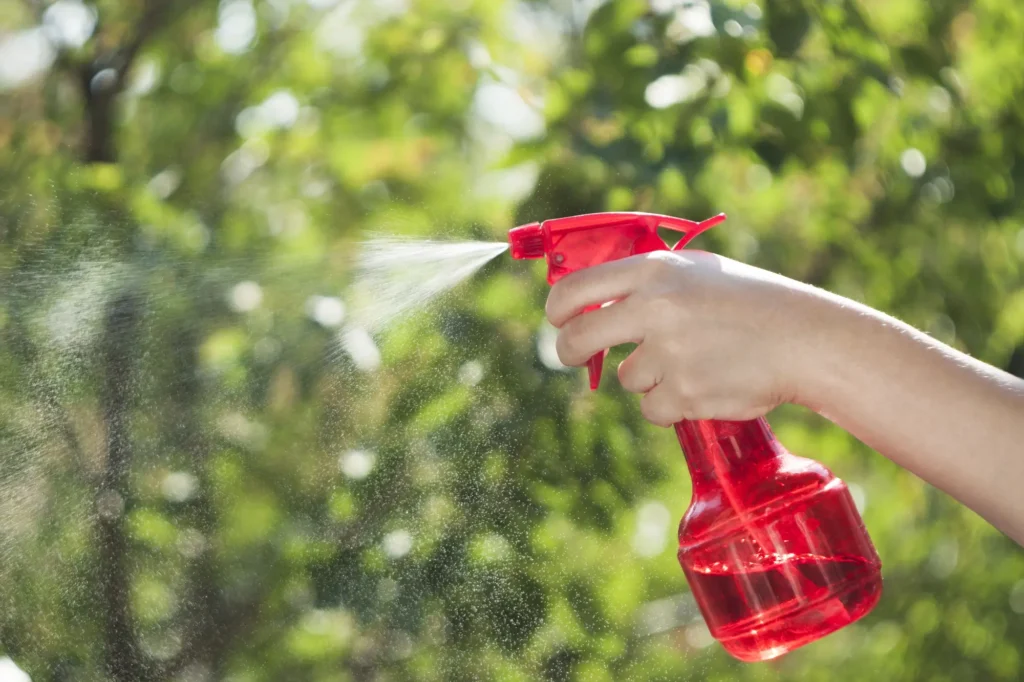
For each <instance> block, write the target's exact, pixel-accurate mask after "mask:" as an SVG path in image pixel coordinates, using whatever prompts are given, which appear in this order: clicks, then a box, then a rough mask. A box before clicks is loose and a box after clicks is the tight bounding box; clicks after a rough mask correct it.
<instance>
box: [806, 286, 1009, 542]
mask: <svg viewBox="0 0 1024 682" xmlns="http://www.w3.org/2000/svg"><path fill="white" fill-rule="evenodd" d="M814 298H815V299H816V301H815V303H812V304H811V306H810V307H811V308H812V309H813V315H814V323H813V325H811V328H813V329H816V330H823V331H820V332H818V333H815V334H812V335H811V337H810V340H809V346H808V350H807V352H808V354H809V356H810V357H812V358H814V360H813V362H811V363H808V364H809V365H810V366H811V367H812V370H811V371H810V372H809V373H808V376H807V377H806V379H805V381H804V382H803V383H804V389H805V392H804V393H803V395H801V402H804V403H805V404H807V405H808V406H809V407H812V409H815V410H817V411H818V412H820V413H821V414H822V415H824V416H825V417H827V418H829V419H831V420H832V421H833V422H835V423H836V424H837V425H838V426H840V427H842V428H844V429H845V430H847V431H849V432H850V433H851V434H853V435H854V436H855V437H857V438H858V439H859V440H861V441H862V442H864V443H865V444H867V445H868V446H869V447H871V448H873V449H875V450H877V451H878V452H879V453H881V454H883V455H885V456H886V457H889V458H890V459H892V460H893V461H894V462H896V463H897V464H899V465H901V466H903V467H905V468H906V469H908V470H909V471H911V472H913V473H915V474H916V475H918V476H919V477H921V478H922V479H924V480H925V481H928V482H929V483H931V484H932V485H934V486H936V487H937V488H940V489H941V490H944V491H945V492H947V493H948V494H950V495H952V496H953V497H955V498H956V499H958V500H959V501H961V502H962V503H963V504H965V505H967V506H968V507H970V508H971V509H973V510H974V511H976V512H977V513H978V514H980V515H981V516H983V517H984V518H986V519H987V520H988V521H989V522H990V523H992V524H993V525H994V526H996V527H997V528H999V529H1000V530H1002V531H1003V532H1004V533H1006V534H1007V535H1008V536H1010V537H1011V538H1013V539H1014V540H1016V541H1017V542H1018V543H1020V544H1022V545H1024V381H1022V380H1021V379H1018V378H1016V377H1013V376H1012V375H1010V374H1007V373H1006V372H1002V371H1000V370H998V369H996V368H994V367H991V366H989V365H986V364H985V363H982V362H980V361H978V360H975V359H973V358H971V357H969V356H967V355H965V354H963V353H960V352H958V351H956V350H955V349H953V348H950V347H949V346H946V345H945V344H942V343H940V342H938V341H936V340H935V339H932V338H931V337H929V336H928V335H926V334H924V333H922V332H920V331H917V330H916V329H913V328H912V327H910V326H908V325H906V324H903V323H901V322H899V321H897V320H895V319H893V318H891V317H889V316H886V315H883V314H881V313H878V312H877V311H874V310H872V309H870V308H867V307H865V306H861V305H859V304H857V303H854V302H851V301H847V300H845V299H841V298H839V297H833V296H830V295H827V294H824V295H817V296H815V297H814Z"/></svg>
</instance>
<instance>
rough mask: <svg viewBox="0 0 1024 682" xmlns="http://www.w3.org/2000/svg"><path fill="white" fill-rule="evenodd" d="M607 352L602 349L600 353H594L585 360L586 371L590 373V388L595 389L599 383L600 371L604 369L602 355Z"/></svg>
mask: <svg viewBox="0 0 1024 682" xmlns="http://www.w3.org/2000/svg"><path fill="white" fill-rule="evenodd" d="M607 354H608V351H607V350H603V351H601V352H600V353H595V354H594V355H593V356H591V358H590V359H589V360H587V373H588V374H589V375H590V390H591V391H596V390H597V387H598V385H599V384H600V383H601V371H602V370H603V369H604V356H605V355H607Z"/></svg>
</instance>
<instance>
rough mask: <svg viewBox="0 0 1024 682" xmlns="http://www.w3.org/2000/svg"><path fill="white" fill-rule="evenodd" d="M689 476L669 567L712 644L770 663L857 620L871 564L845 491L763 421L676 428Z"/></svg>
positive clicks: (865, 607) (871, 585)
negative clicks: (689, 490) (676, 566)
mask: <svg viewBox="0 0 1024 682" xmlns="http://www.w3.org/2000/svg"><path fill="white" fill-rule="evenodd" d="M676 433H677V435H678V436H679V441H680V443H681V444H682V446H683V449H684V451H685V453H686V459H687V463H688V465H689V468H690V474H691V476H692V477H693V498H692V500H691V503H690V507H689V509H688V510H687V512H686V515H685V516H684V517H683V520H682V522H681V523H680V526H679V554H678V556H679V563H680V565H681V566H682V568H683V571H684V573H685V574H686V578H687V580H688V582H689V583H690V588H691V590H692V591H693V595H694V597H695V599H696V601H697V604H698V606H699V607H700V610H701V613H702V614H703V616H704V620H705V622H706V623H707V626H708V629H709V630H710V631H711V634H712V636H714V638H715V639H717V640H718V641H719V642H720V643H721V644H722V646H723V647H724V648H725V649H726V651H728V652H729V653H730V654H732V655H733V656H735V657H736V658H738V659H740V660H743V661H764V660H769V659H772V658H777V657H778V656H781V655H782V654H785V653H787V652H789V651H792V650H793V649H796V648H797V647H800V646H803V645H805V644H809V643H811V642H813V641H815V640H817V639H820V638H821V637H824V636H825V635H828V634H829V633H832V632H835V631H836V630H838V629H840V628H842V627H844V626H846V625H849V624H850V623H852V622H854V621H856V620H857V619H859V618H861V617H862V616H864V615H865V614H867V613H868V612H869V611H870V610H871V609H872V607H874V605H875V604H876V603H877V602H878V599H879V597H880V596H881V591H882V579H881V562H880V561H879V558H878V555H877V553H876V552H875V548H874V546H873V545H872V544H871V540H870V538H869V537H868V535H867V532H866V530H865V528H864V524H863V522H862V521H861V518H860V514H859V513H858V512H857V509H856V507H855V506H854V503H853V498H852V497H851V496H850V493H849V491H848V490H847V488H846V485H845V484H844V483H843V482H842V481H841V480H839V479H838V478H836V477H835V476H833V475H832V473H831V472H830V471H829V470H828V469H826V468H825V467H824V466H822V465H821V464H819V463H817V462H815V461H812V460H808V459H804V458H801V457H796V456H794V455H792V454H790V453H788V452H786V451H785V450H784V449H783V448H782V446H781V445H780V444H779V443H778V441H777V440H776V439H775V437H774V436H773V435H772V433H771V430H770V428H769V427H768V424H767V422H766V421H765V420H764V419H758V420H754V421H749V422H722V421H697V422H680V423H679V424H677V425H676Z"/></svg>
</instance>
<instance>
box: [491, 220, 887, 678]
mask: <svg viewBox="0 0 1024 682" xmlns="http://www.w3.org/2000/svg"><path fill="white" fill-rule="evenodd" d="M724 220H725V215H724V214H720V215H717V216H715V217H713V218H709V219H708V220H705V221H703V222H699V223H696V222H693V221H690V220H684V219H682V218H673V217H670V216H663V215H654V214H650V213H592V214H588V215H579V216H572V217H569V218H556V219H554V220H546V221H544V222H543V223H530V224H529V225H523V226H521V227H516V228H514V229H512V230H511V231H510V232H509V241H510V242H511V251H512V257H513V258H518V259H529V258H544V259H546V260H547V264H548V283H549V284H554V283H555V282H557V281H558V280H559V279H561V278H562V277H564V276H565V275H567V274H569V273H571V272H574V271H576V270H579V269H581V268H586V267H590V266H592V265H598V264H600V263H606V262H608V261H612V260H616V259H618V258H626V257H627V256H632V255H635V254H640V253H648V252H651V251H664V250H668V249H669V247H668V245H667V244H665V242H664V241H662V239H661V237H659V236H658V231H657V230H658V228H659V227H664V228H669V229H672V230H676V231H678V232H681V233H682V238H681V239H680V240H679V242H678V243H677V244H676V245H675V246H674V247H672V250H673V251H678V250H681V249H682V248H683V247H684V246H686V244H688V243H689V242H690V241H691V240H692V239H693V238H694V237H696V236H697V235H699V234H700V233H701V232H704V231H705V230H708V229H710V228H712V227H714V226H715V225H718V224H719V223H721V222H722V221H724ZM595 307H596V306H595ZM593 309H594V307H592V308H589V309H588V310H587V311H584V312H588V311H589V310H593ZM604 356H605V352H601V353H599V354H597V355H595V356H594V357H593V358H591V359H590V361H589V362H588V364H587V369H588V371H589V373H590V387H591V389H596V388H597V386H598V384H599V383H600V380H601V368H602V365H603V363H604ZM675 431H676V435H677V436H678V438H679V444H680V445H681V446H682V447H683V451H684V454H685V456H686V462H687V465H688V466H689V469H690V476H691V477H692V479H693V498H692V500H691V501H690V506H689V508H688V509H687V511H686V514H685V515H684V516H683V519H682V521H681V522H680V524H679V552H678V557H679V563H680V565H681V566H682V568H683V572H684V573H685V574H686V579H687V581H688V582H689V584H690V589H691V590H692V592H693V595H694V598H695V599H696V601H697V604H698V606H699V607H700V610H701V613H702V614H703V616H704V620H705V622H706V623H707V625H708V628H709V630H710V631H711V634H712V635H713V636H714V637H715V639H717V640H718V641H719V642H720V643H721V644H722V646H723V647H724V648H725V650H726V651H728V652H729V653H730V654H732V655H733V656H735V657H736V658H738V659H740V660H741V661H765V660H769V659H772V658H776V657H778V656H781V655H783V654H785V653H787V652H789V651H792V650H793V649H796V648H797V647H800V646H803V645H804V644H809V643H810V642H813V641H815V640H817V639H820V638H821V637H824V636H825V635H828V634H829V633H832V632H835V631H836V630H838V629H840V628H842V627H844V626H846V625H848V624H850V623H852V622H854V621H855V620H858V619H859V618H861V617H863V616H864V615H865V614H867V613H868V612H869V611H870V610H871V609H872V608H873V607H874V606H875V604H876V603H877V602H878V599H879V597H881V593H882V576H881V562H880V561H879V558H878V554H877V553H876V552H875V548H874V546H873V545H872V543H871V539H870V538H869V537H868V535H867V531H866V530H865V528H864V522H863V521H862V520H861V517H860V514H859V513H858V512H857V509H856V507H855V506H854V502H853V498H852V497H851V496H850V492H849V490H847V488H846V484H844V483H843V482H842V481H841V480H840V479H838V478H836V477H835V476H834V475H833V474H832V472H831V471H829V470H828V469H827V468H825V467H824V466H823V465H821V464H819V463H818V462H815V461H813V460H810V459H805V458H802V457H796V456H795V455H792V454H791V453H789V452H787V451H786V449H785V448H783V447H782V444H781V443H779V441H778V440H776V438H775V436H774V434H773V433H772V431H771V429H770V427H769V426H768V422H767V421H766V420H765V419H763V418H761V419H755V420H752V421H745V422H727V421H712V420H709V421H681V422H679V423H677V424H676V425H675Z"/></svg>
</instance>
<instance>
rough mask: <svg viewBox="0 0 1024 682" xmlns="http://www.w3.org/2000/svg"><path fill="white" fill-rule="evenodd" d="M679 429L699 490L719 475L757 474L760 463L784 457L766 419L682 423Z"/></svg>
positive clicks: (692, 474) (677, 431) (679, 435)
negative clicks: (757, 465) (754, 471)
mask: <svg viewBox="0 0 1024 682" xmlns="http://www.w3.org/2000/svg"><path fill="white" fill-rule="evenodd" d="M675 429H676V436H677V437H678V438H679V444H680V445H682V446H683V453H684V455H685V456H686V464H687V466H688V467H689V468H690V476H691V477H692V478H693V485H694V488H695V489H696V488H697V487H698V486H703V485H706V484H710V483H713V482H714V481H715V480H716V479H717V478H718V475H719V472H721V474H722V475H725V476H729V475H730V474H732V475H734V476H736V477H742V476H743V472H744V471H747V472H750V473H753V468H752V467H754V465H756V464H757V463H760V462H765V461H770V460H774V459H777V458H778V457H779V456H780V455H782V454H783V451H782V447H781V446H780V445H779V442H778V441H777V440H776V439H775V435H774V434H773V433H772V430H771V427H770V426H768V421H767V420H765V419H764V417H761V418H759V419H753V420H750V421H741V422H733V421H718V420H700V421H681V422H678V423H677V424H676V425H675ZM730 478H732V476H730Z"/></svg>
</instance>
